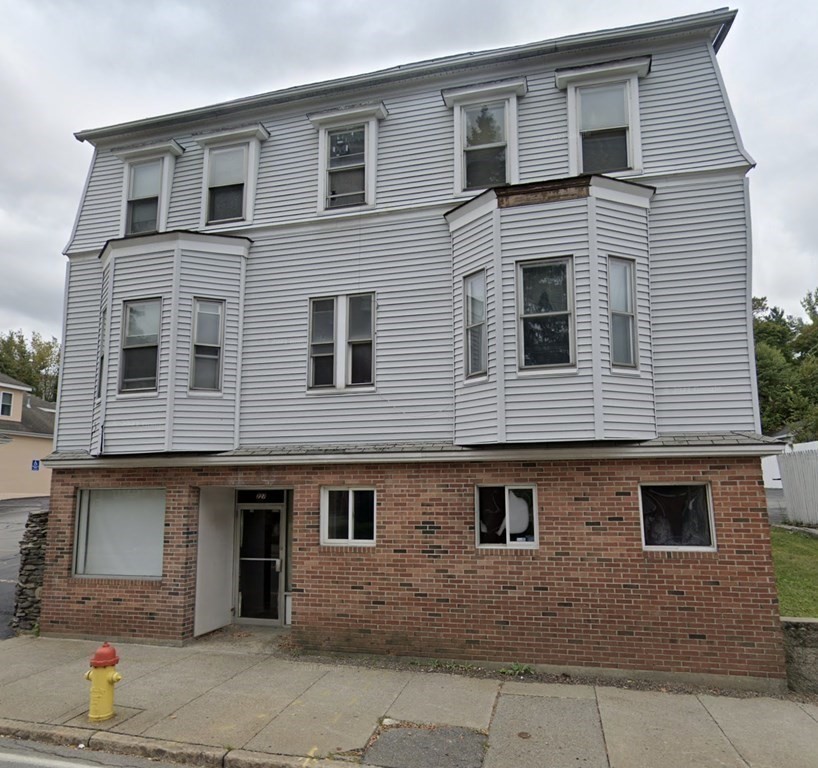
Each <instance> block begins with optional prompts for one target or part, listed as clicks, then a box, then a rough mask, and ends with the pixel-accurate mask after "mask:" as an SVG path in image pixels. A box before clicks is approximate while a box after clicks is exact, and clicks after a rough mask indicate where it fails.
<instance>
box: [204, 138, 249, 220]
mask: <svg viewBox="0 0 818 768" xmlns="http://www.w3.org/2000/svg"><path fill="white" fill-rule="evenodd" d="M208 160H209V162H208V169H207V223H208V224H214V223H217V222H227V221H238V220H241V219H243V218H244V205H245V199H246V198H245V185H246V183H247V145H246V144H239V145H237V146H234V147H214V148H212V149H211V150H210V155H209V158H208Z"/></svg>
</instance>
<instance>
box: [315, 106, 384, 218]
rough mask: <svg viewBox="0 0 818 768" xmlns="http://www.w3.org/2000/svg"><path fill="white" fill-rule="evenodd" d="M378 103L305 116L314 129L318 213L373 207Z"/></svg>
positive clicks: (380, 112)
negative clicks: (364, 206) (315, 133)
mask: <svg viewBox="0 0 818 768" xmlns="http://www.w3.org/2000/svg"><path fill="white" fill-rule="evenodd" d="M387 114H388V113H387V110H386V107H385V106H384V105H383V103H381V102H377V103H374V104H363V105H360V106H356V107H349V108H344V109H337V110H336V109H333V110H329V111H327V112H317V113H313V114H310V115H307V118H308V119H309V121H310V122H311V123H312V124H313V125H314V126H315V127H316V128H317V129H318V153H319V160H318V179H319V181H318V210H319V211H330V210H335V209H338V208H352V207H355V206H362V205H374V204H375V182H376V179H377V168H376V166H377V159H378V124H379V121H381V120H383V119H384V118H385V117H386V116H387Z"/></svg>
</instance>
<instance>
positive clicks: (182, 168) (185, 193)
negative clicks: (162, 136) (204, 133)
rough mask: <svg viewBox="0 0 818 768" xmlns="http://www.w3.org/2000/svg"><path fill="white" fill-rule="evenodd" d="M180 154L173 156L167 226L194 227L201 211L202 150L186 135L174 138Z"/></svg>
mask: <svg viewBox="0 0 818 768" xmlns="http://www.w3.org/2000/svg"><path fill="white" fill-rule="evenodd" d="M176 141H177V143H178V144H179V145H180V146H181V147H182V149H184V154H182V155H181V156H180V157H177V158H176V161H175V164H174V165H175V169H174V172H173V184H172V185H171V193H170V205H169V208H168V229H169V230H173V229H197V228H198V227H199V220H200V217H201V212H202V189H203V179H202V176H203V174H204V151H203V150H202V148H201V147H200V146H199V145H198V144H197V143H196V142H195V141H194V140H193V139H192V138H191V137H190V136H184V137H181V138H178V137H177V139H176Z"/></svg>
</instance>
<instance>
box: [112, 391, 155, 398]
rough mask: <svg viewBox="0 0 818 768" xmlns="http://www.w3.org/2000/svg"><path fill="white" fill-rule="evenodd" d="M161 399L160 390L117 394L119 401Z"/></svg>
mask: <svg viewBox="0 0 818 768" xmlns="http://www.w3.org/2000/svg"><path fill="white" fill-rule="evenodd" d="M157 397H159V390H157V389H151V390H133V391H126V392H117V393H116V398H115V399H117V400H139V399H140V398H143V399H145V400H150V399H155V398H157Z"/></svg>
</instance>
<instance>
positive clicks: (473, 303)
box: [463, 270, 487, 378]
mask: <svg viewBox="0 0 818 768" xmlns="http://www.w3.org/2000/svg"><path fill="white" fill-rule="evenodd" d="M463 294H464V302H465V309H466V312H465V318H464V319H465V324H464V326H465V337H466V338H465V345H464V346H465V355H464V356H465V367H466V377H467V378H468V377H471V376H480V375H482V374H485V373H486V368H487V365H486V358H487V354H486V273H485V271H484V270H481V271H480V272H475V273H474V274H473V275H468V276H467V277H466V278H465V279H464V281H463Z"/></svg>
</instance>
